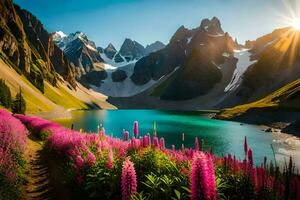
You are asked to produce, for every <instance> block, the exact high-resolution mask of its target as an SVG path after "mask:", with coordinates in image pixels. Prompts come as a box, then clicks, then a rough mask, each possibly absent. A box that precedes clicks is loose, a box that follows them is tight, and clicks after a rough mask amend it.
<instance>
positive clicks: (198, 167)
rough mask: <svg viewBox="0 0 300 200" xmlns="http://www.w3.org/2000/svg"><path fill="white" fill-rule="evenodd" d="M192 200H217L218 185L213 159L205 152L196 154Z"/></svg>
mask: <svg viewBox="0 0 300 200" xmlns="http://www.w3.org/2000/svg"><path fill="white" fill-rule="evenodd" d="M190 187H191V200H199V199H200V200H215V199H216V196H217V195H216V191H217V189H216V183H215V175H214V166H213V162H212V159H211V158H210V157H208V156H207V155H205V154H204V153H203V152H200V153H197V154H195V156H194V158H193V162H192V166H191V176H190Z"/></svg>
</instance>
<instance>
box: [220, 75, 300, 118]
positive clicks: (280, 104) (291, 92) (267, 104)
mask: <svg viewBox="0 0 300 200" xmlns="http://www.w3.org/2000/svg"><path fill="white" fill-rule="evenodd" d="M271 107H272V108H275V109H294V110H295V109H296V110H298V109H300V79H298V80H296V81H294V82H292V83H289V84H287V85H286V86H284V87H282V88H280V89H279V90H277V91H275V92H273V93H272V94H270V95H268V96H266V97H265V98H263V99H261V100H259V101H255V102H252V103H249V104H244V105H240V106H236V107H233V108H228V109H225V110H223V111H221V113H220V114H219V115H218V116H217V117H218V118H221V119H231V118H234V117H238V116H241V115H243V114H246V113H247V112H248V111H250V110H252V109H258V110H259V109H263V108H271Z"/></svg>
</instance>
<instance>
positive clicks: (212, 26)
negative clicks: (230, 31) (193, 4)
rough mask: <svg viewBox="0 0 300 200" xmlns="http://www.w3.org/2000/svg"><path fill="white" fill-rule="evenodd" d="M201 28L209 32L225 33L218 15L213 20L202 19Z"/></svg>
mask: <svg viewBox="0 0 300 200" xmlns="http://www.w3.org/2000/svg"><path fill="white" fill-rule="evenodd" d="M200 30H202V31H206V32H208V33H209V34H214V35H216V34H224V31H223V29H222V27H221V22H220V20H219V19H218V18H217V17H213V18H212V19H211V20H209V19H208V18H205V19H203V20H202V21H201V25H200Z"/></svg>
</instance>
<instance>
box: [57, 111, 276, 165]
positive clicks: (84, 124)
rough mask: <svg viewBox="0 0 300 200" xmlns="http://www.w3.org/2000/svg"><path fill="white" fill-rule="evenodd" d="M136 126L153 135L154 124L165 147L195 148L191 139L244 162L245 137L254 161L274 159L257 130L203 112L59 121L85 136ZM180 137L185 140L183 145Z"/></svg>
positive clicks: (111, 114) (78, 115) (77, 116)
mask: <svg viewBox="0 0 300 200" xmlns="http://www.w3.org/2000/svg"><path fill="white" fill-rule="evenodd" d="M134 121H138V122H139V131H140V135H145V134H147V133H150V134H152V132H153V124H154V122H156V129H157V134H158V136H159V137H164V138H165V140H166V145H167V146H168V147H170V146H171V145H172V144H174V145H176V148H180V147H181V145H182V143H184V145H185V146H186V147H193V146H194V139H195V137H196V136H197V137H198V138H199V139H204V140H205V148H206V150H208V149H209V148H210V147H212V148H213V150H214V153H216V154H218V155H223V154H227V153H231V154H235V155H236V156H238V157H239V158H243V156H244V153H243V140H244V137H245V136H247V137H248V141H249V145H250V147H251V148H252V149H253V150H254V160H255V161H262V160H263V157H264V156H267V157H268V158H269V159H272V158H273V154H272V150H271V148H270V144H271V143H272V134H269V133H265V132H263V131H262V130H261V129H260V128H259V127H257V126H252V125H246V124H244V125H242V124H240V123H236V122H230V121H220V120H213V119H210V118H208V117H207V115H206V114H204V113H202V112H174V111H171V112H168V111H159V110H97V111H74V112H72V119H71V120H68V121H60V123H61V124H62V125H64V126H67V127H71V124H72V123H73V124H74V125H75V129H77V130H79V129H80V128H83V129H84V130H85V131H86V132H90V131H91V132H96V131H97V127H98V126H99V125H103V126H104V127H105V130H106V133H107V134H109V135H112V136H113V137H122V130H123V129H126V130H128V131H129V132H130V133H132V130H133V122H134ZM182 133H184V134H185V140H184V141H182Z"/></svg>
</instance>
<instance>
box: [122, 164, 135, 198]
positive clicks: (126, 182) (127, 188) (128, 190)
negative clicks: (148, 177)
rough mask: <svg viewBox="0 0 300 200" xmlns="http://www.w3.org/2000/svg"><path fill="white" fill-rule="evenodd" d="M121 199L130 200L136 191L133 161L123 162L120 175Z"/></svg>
mask: <svg viewBox="0 0 300 200" xmlns="http://www.w3.org/2000/svg"><path fill="white" fill-rule="evenodd" d="M121 190H122V200H130V199H131V198H132V197H133V196H134V195H135V194H136V193H137V180H136V173H135V169H134V164H133V162H131V161H130V159H126V160H125V161H124V162H123V167H122V177H121Z"/></svg>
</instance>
